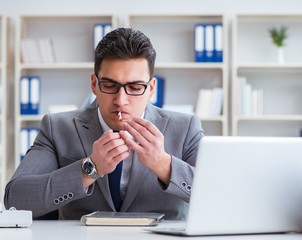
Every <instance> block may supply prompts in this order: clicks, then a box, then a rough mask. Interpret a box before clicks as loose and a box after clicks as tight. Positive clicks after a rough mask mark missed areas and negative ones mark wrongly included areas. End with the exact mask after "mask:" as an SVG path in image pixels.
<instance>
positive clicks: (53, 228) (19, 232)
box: [0, 220, 302, 240]
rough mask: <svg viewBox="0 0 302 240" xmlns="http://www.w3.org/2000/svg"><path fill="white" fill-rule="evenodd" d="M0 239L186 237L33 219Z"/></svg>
mask: <svg viewBox="0 0 302 240" xmlns="http://www.w3.org/2000/svg"><path fill="white" fill-rule="evenodd" d="M161 224H162V226H163V227H175V226H179V225H181V223H180V222H174V221H166V222H163V223H161ZM0 238H1V240H59V239H64V240H66V239H67V240H68V239H72V240H79V239H81V240H85V239H89V240H97V239H100V240H140V239H144V240H145V239H152V240H156V239H170V240H171V239H184V238H186V239H188V238H187V237H181V236H169V235H162V234H155V233H151V232H147V231H145V230H143V228H142V227H101V226H97V227H96V226H89V227H88V226H82V225H81V223H80V221H46V220H40V221H33V224H32V226H31V227H28V228H0ZM192 239H194V240H197V239H203V240H233V239H234V240H260V239H261V240H296V239H300V240H301V239H302V234H265V235H235V236H215V237H213V236H208V237H193V238H192Z"/></svg>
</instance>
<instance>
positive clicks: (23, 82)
mask: <svg viewBox="0 0 302 240" xmlns="http://www.w3.org/2000/svg"><path fill="white" fill-rule="evenodd" d="M29 88H30V86H29V77H28V76H22V77H21V79H20V114H29V112H30V106H29Z"/></svg>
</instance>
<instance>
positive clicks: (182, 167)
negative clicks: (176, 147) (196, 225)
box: [162, 116, 204, 202]
mask: <svg viewBox="0 0 302 240" xmlns="http://www.w3.org/2000/svg"><path fill="white" fill-rule="evenodd" d="M187 126H188V127H187V129H185V130H186V131H187V134H186V137H185V139H184V142H183V143H182V144H183V146H182V147H183V148H182V153H181V156H175V155H172V163H171V164H172V166H171V167H172V172H171V178H170V183H169V185H168V186H167V187H166V189H165V191H166V192H167V193H170V194H173V195H176V196H178V197H180V198H181V199H183V200H184V201H186V202H189V200H190V196H191V190H192V184H193V178H194V171H195V165H196V158H197V152H198V147H199V142H200V140H201V138H202V137H203V136H204V133H203V129H202V127H201V122H200V119H199V118H197V117H196V116H193V117H192V118H191V121H190V124H188V125H187ZM176 139H179V138H176ZM162 187H163V186H162ZM163 189H164V188H163Z"/></svg>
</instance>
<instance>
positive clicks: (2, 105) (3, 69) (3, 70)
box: [0, 15, 7, 202]
mask: <svg viewBox="0 0 302 240" xmlns="http://www.w3.org/2000/svg"><path fill="white" fill-rule="evenodd" d="M6 46H7V18H6V16H4V15H0V191H1V192H0V197H1V199H0V202H2V194H3V192H4V187H5V183H6V168H7V162H6V161H7V149H6V145H7V144H6V142H7V139H6V137H7V135H6V133H7V131H6V129H7V124H6V121H7V95H6V94H7V80H6V78H7V50H6V49H7V47H6Z"/></svg>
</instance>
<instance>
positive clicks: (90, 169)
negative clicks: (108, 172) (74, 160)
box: [83, 161, 94, 175]
mask: <svg viewBox="0 0 302 240" xmlns="http://www.w3.org/2000/svg"><path fill="white" fill-rule="evenodd" d="M93 170H94V167H93V165H92V164H91V162H89V161H86V162H84V164H83V172H84V173H85V174H86V175H90V174H92V173H93Z"/></svg>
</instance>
